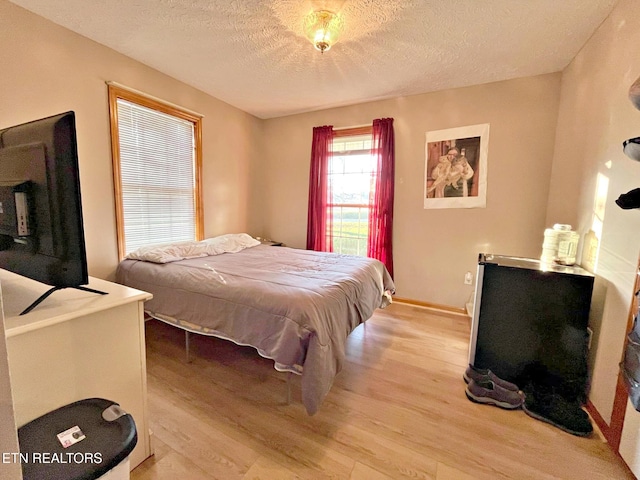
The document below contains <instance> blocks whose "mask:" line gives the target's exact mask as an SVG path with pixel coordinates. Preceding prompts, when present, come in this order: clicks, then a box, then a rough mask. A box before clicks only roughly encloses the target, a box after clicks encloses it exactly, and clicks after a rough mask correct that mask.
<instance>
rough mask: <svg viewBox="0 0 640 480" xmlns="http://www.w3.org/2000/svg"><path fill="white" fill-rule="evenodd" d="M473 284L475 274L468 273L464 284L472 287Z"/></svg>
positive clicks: (465, 275)
mask: <svg viewBox="0 0 640 480" xmlns="http://www.w3.org/2000/svg"><path fill="white" fill-rule="evenodd" d="M472 283H473V274H472V273H471V272H467V273H465V274H464V284H465V285H471V284H472Z"/></svg>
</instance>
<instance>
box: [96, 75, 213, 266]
mask: <svg viewBox="0 0 640 480" xmlns="http://www.w3.org/2000/svg"><path fill="white" fill-rule="evenodd" d="M107 88H108V93H109V123H110V127H111V160H112V166H113V188H114V196H115V209H116V234H117V237H118V259H119V260H122V259H123V258H124V256H125V253H126V252H125V238H124V209H123V205H122V177H121V171H120V136H119V128H118V127H119V126H118V99H119V98H120V99H122V100H126V101H129V102H132V103H136V104H138V105H141V106H143V107H147V108H151V109H153V110H157V111H159V112H162V113H166V114H167V115H172V116H174V117H178V118H181V119H183V120H187V121H189V122H191V123H193V131H194V142H195V150H196V152H195V157H196V158H195V172H194V175H195V181H194V192H193V193H194V195H193V198H194V200H195V213H196V218H195V227H196V231H195V238H196V240H202V239H203V238H204V209H203V201H202V117H201V116H199V115H194V114H193V113H190V112H187V111H185V110H181V109H180V108H178V107H175V106H173V105H170V104H168V103H163V102H161V101H159V100H156V99H154V98H151V97H147V96H145V95H142V94H140V93H137V92H133V91H131V90H127V89H126V88H122V87H119V86H116V85H107Z"/></svg>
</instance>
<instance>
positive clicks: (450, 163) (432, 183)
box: [423, 123, 489, 209]
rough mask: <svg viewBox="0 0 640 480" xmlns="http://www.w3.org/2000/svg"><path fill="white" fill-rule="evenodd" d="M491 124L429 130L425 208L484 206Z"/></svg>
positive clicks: (426, 153)
mask: <svg viewBox="0 0 640 480" xmlns="http://www.w3.org/2000/svg"><path fill="white" fill-rule="evenodd" d="M488 152H489V124H488V123H484V124H479V125H469V126H466V127H456V128H449V129H446V130H436V131H432V132H427V133H426V141H425V162H424V182H423V183H424V193H423V201H424V208H425V209H429V208H485V207H486V204H487V156H488Z"/></svg>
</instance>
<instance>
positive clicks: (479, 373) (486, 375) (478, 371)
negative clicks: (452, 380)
mask: <svg viewBox="0 0 640 480" xmlns="http://www.w3.org/2000/svg"><path fill="white" fill-rule="evenodd" d="M462 378H464V381H465V382H466V383H469V382H470V381H471V380H473V381H475V382H476V383H477V382H488V381H491V382H493V383H495V384H496V385H499V386H501V387H502V388H504V389H506V390H511V391H512V392H517V391H518V390H519V388H518V386H517V385H515V384H513V383H511V382H507V381H506V380H502V379H501V378H499V377H498V376H497V375H496V374H495V373H493V372H492V371H491V370H488V369H486V370H485V369H482V368H477V367H474V366H473V365H471V364H470V365H469V366H468V367H467V369H466V370H465V372H464V374H463V375H462Z"/></svg>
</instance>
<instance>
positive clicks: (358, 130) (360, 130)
mask: <svg viewBox="0 0 640 480" xmlns="http://www.w3.org/2000/svg"><path fill="white" fill-rule="evenodd" d="M371 134H373V126H372V125H368V126H366V127H353V128H342V129H340V130H334V131H333V137H334V138H336V137H354V136H356V135H371Z"/></svg>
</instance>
